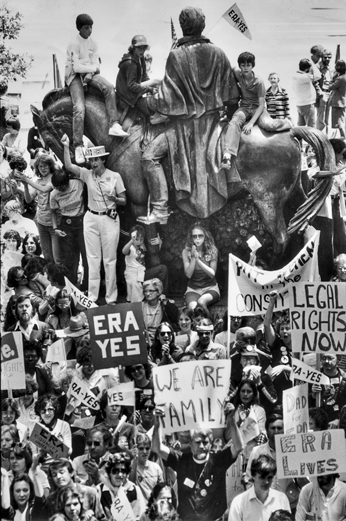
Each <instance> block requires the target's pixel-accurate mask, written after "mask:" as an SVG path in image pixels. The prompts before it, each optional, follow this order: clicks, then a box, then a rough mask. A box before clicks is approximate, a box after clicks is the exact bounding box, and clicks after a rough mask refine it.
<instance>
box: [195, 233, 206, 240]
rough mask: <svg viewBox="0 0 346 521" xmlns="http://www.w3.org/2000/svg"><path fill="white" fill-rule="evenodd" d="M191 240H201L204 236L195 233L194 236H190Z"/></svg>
mask: <svg viewBox="0 0 346 521" xmlns="http://www.w3.org/2000/svg"><path fill="white" fill-rule="evenodd" d="M192 238H193V239H203V238H204V235H203V233H196V234H195V235H192Z"/></svg>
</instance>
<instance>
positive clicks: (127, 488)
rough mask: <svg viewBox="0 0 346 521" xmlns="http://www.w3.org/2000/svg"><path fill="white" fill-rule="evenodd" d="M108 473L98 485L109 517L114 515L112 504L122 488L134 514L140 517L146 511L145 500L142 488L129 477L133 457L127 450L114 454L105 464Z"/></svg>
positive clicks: (102, 503) (103, 505) (104, 508)
mask: <svg viewBox="0 0 346 521" xmlns="http://www.w3.org/2000/svg"><path fill="white" fill-rule="evenodd" d="M105 469H106V474H105V476H104V477H103V478H102V483H101V484H100V485H98V489H99V494H100V497H101V505H102V507H103V510H104V511H105V514H106V516H107V519H113V517H112V510H111V507H112V504H113V503H114V500H115V499H116V498H117V496H118V493H119V491H120V490H122V492H125V494H126V497H127V499H128V501H129V502H130V505H131V507H132V510H133V513H134V516H135V518H136V519H138V518H139V517H140V516H141V515H142V514H143V512H144V511H145V501H144V498H143V495H142V492H141V490H140V488H139V487H138V486H137V485H135V484H134V483H132V481H130V480H129V479H128V476H129V474H130V470H131V457H130V456H129V455H128V454H126V453H125V452H119V453H117V454H113V455H112V456H111V457H110V458H109V459H108V461H107V463H106V465H105Z"/></svg>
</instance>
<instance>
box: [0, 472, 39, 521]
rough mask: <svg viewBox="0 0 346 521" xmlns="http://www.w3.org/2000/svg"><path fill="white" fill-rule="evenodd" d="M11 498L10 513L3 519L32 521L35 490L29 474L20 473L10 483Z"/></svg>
mask: <svg viewBox="0 0 346 521" xmlns="http://www.w3.org/2000/svg"><path fill="white" fill-rule="evenodd" d="M10 498H11V507H10V509H9V515H8V516H6V517H3V519H14V520H15V521H17V520H20V521H31V519H32V516H31V513H32V508H33V506H34V502H35V490H34V484H33V482H32V480H31V479H30V478H29V476H28V475H27V474H19V475H18V476H16V477H15V478H14V479H13V481H12V483H11V485H10ZM33 521H34V520H33Z"/></svg>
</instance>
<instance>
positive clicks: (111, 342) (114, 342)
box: [87, 302, 148, 369]
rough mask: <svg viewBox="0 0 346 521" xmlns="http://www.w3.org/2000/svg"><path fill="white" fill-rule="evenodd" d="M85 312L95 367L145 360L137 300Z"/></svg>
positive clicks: (144, 343)
mask: <svg viewBox="0 0 346 521" xmlns="http://www.w3.org/2000/svg"><path fill="white" fill-rule="evenodd" d="M87 315H88V321H89V327H90V345H91V348H92V352H93V360H94V366H95V369H103V368H107V367H117V366H119V365H124V366H127V365H135V364H144V363H146V362H147V361H148V355H147V346H146V342H145V337H144V322H143V314H142V304H141V303H140V302H136V303H132V304H117V305H116V306H113V305H107V306H101V307H97V308H91V309H88V310H87Z"/></svg>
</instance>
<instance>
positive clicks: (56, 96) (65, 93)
mask: <svg viewBox="0 0 346 521" xmlns="http://www.w3.org/2000/svg"><path fill="white" fill-rule="evenodd" d="M87 92H88V95H89V96H92V97H93V98H95V99H97V100H99V101H103V102H104V97H103V95H102V93H101V92H100V91H99V90H97V89H95V88H93V87H88V90H87ZM64 98H66V99H67V98H70V91H69V89H68V87H64V88H62V89H53V90H50V91H49V92H48V93H47V94H46V95H45V97H44V98H43V101H42V107H43V110H46V109H47V108H48V107H49V106H50V105H52V104H53V103H56V102H57V101H60V100H62V99H64Z"/></svg>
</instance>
